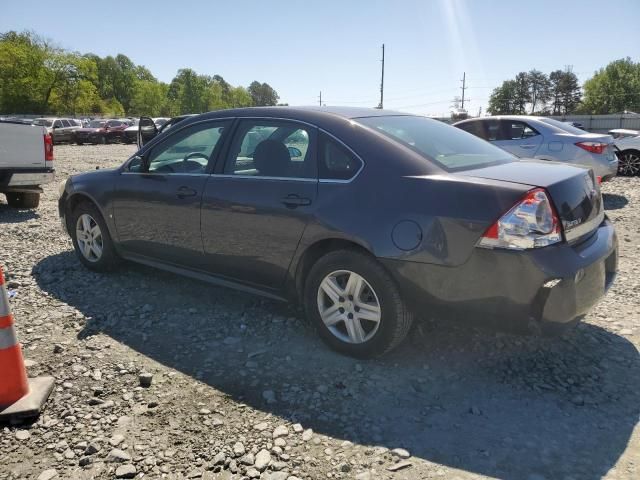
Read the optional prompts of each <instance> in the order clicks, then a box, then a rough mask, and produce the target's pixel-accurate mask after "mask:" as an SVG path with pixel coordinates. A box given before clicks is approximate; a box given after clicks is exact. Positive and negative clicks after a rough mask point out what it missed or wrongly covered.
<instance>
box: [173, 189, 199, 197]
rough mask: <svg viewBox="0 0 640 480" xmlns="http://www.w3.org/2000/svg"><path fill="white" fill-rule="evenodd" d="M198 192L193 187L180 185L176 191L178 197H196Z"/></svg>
mask: <svg viewBox="0 0 640 480" xmlns="http://www.w3.org/2000/svg"><path fill="white" fill-rule="evenodd" d="M197 194H198V192H196V191H195V190H194V189H193V188H189V187H180V188H179V189H178V191H177V192H176V196H177V197H178V198H187V197H195V196H196V195H197Z"/></svg>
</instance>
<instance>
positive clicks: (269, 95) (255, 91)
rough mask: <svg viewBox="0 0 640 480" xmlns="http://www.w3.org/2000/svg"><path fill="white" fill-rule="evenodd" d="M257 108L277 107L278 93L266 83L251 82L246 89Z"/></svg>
mask: <svg viewBox="0 0 640 480" xmlns="http://www.w3.org/2000/svg"><path fill="white" fill-rule="evenodd" d="M247 90H248V92H249V95H251V98H252V99H253V104H254V105H255V106H257V107H263V106H271V105H277V103H278V99H279V98H280V97H279V96H278V93H277V92H276V91H275V90H274V89H273V88H271V86H270V85H269V84H268V83H260V82H257V81H254V82H251V85H249V88H248V89H247Z"/></svg>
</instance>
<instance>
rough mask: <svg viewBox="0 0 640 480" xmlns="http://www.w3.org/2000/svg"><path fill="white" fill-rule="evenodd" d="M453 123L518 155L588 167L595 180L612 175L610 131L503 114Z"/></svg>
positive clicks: (615, 163) (615, 168)
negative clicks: (604, 131) (592, 131)
mask: <svg viewBox="0 0 640 480" xmlns="http://www.w3.org/2000/svg"><path fill="white" fill-rule="evenodd" d="M454 126H456V127H458V128H461V129H462V130H465V131H466V132H469V133H472V134H474V135H476V136H477V137H480V138H482V139H484V140H488V141H489V142H491V143H493V144H494V145H496V146H498V147H500V148H502V149H504V150H506V151H508V152H510V153H512V154H514V155H515V156H517V157H521V158H534V159H539V160H553V161H556V162H565V163H572V164H575V165H582V166H585V167H589V168H592V169H593V171H594V172H595V174H596V176H597V178H598V180H599V181H603V182H604V181H607V180H610V179H612V178H613V177H615V176H616V173H617V171H618V157H617V156H616V154H615V151H616V149H615V146H614V144H613V138H612V137H611V136H610V135H601V134H598V133H587V132H585V131H583V130H580V129H579V128H575V127H573V126H571V125H569V124H568V123H564V122H559V121H558V120H554V119H553V118H547V117H533V116H526V115H504V116H497V117H484V118H473V119H469V120H463V121H461V122H457V123H455V124H454Z"/></svg>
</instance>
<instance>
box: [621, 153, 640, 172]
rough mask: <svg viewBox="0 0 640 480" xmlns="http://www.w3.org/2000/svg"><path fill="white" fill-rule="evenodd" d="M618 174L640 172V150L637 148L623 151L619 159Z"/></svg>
mask: <svg viewBox="0 0 640 480" xmlns="http://www.w3.org/2000/svg"><path fill="white" fill-rule="evenodd" d="M618 174H619V175H623V176H625V177H633V176H635V175H638V174H640V152H638V151H636V150H627V151H624V152H622V153H621V154H620V158H619V160H618Z"/></svg>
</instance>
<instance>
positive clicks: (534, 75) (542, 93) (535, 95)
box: [527, 69, 551, 115]
mask: <svg viewBox="0 0 640 480" xmlns="http://www.w3.org/2000/svg"><path fill="white" fill-rule="evenodd" d="M527 81H528V86H529V101H530V102H531V114H532V115H533V114H534V113H535V111H536V107H538V106H540V107H541V110H542V111H544V110H545V107H546V104H547V102H548V101H549V98H551V92H550V90H551V83H550V82H549V77H547V75H546V74H544V73H542V72H541V71H539V70H535V69H533V70H531V71H530V72H529V73H527Z"/></svg>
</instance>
